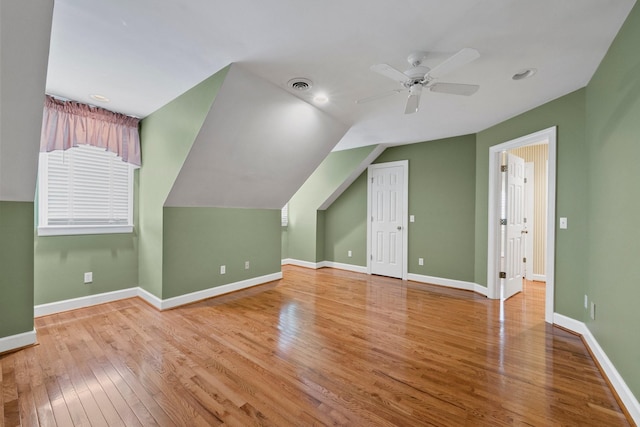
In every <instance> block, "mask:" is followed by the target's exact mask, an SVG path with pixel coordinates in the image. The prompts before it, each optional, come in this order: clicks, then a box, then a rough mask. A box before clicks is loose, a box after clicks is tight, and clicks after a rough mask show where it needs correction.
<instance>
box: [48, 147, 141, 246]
mask: <svg viewBox="0 0 640 427" xmlns="http://www.w3.org/2000/svg"><path fill="white" fill-rule="evenodd" d="M39 191H40V195H39V206H38V209H39V217H40V218H39V228H38V233H39V234H40V235H47V234H92V233H117V232H131V231H132V227H133V206H132V205H133V168H132V166H131V165H130V164H128V163H125V162H123V161H122V159H121V158H119V157H117V156H116V155H115V154H114V153H111V152H109V151H105V150H104V149H102V148H97V147H92V146H89V145H80V146H77V147H73V148H70V149H68V150H65V151H62V150H56V151H51V152H49V153H41V154H40V170H39Z"/></svg>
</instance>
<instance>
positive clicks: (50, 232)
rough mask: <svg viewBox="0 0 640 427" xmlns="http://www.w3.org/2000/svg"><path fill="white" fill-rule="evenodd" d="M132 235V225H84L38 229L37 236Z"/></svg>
mask: <svg viewBox="0 0 640 427" xmlns="http://www.w3.org/2000/svg"><path fill="white" fill-rule="evenodd" d="M124 233H133V226H132V225H85V226H66V225H65V226H57V227H56V226H46V227H38V236H79V235H85V234H124Z"/></svg>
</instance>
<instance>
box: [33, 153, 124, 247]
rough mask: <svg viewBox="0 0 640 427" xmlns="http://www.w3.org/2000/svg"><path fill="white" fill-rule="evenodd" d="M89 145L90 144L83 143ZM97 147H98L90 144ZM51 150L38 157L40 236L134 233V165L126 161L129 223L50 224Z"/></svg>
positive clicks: (116, 158) (38, 229)
mask: <svg viewBox="0 0 640 427" xmlns="http://www.w3.org/2000/svg"><path fill="white" fill-rule="evenodd" d="M83 145H88V144H83ZM89 147H91V148H95V149H97V147H93V146H89ZM74 148H77V147H72V148H70V149H69V150H73V149H74ZM65 151H67V150H65ZM49 154H50V153H49V152H41V153H40V155H39V158H38V184H37V191H38V206H37V209H38V211H37V220H38V227H37V234H38V236H71V235H90V234H123V233H133V230H134V222H133V217H134V215H133V211H134V191H135V184H134V179H135V177H134V169H135V167H134V165H131V164H129V163H126V165H127V166H128V177H127V178H128V187H129V188H128V202H127V203H128V212H127V224H126V225H123V224H115V225H110V224H84V225H77V224H75V225H70V224H65V225H49V224H48V219H49V218H48V216H47V213H48V207H49V205H48V190H49V187H48V180H49V162H48V158H47V155H49ZM105 154H106V155H110V157H111V158H112V159H115V160H119V161H122V159H121V158H119V157H112V156H113V153H111V152H109V151H106V150H105Z"/></svg>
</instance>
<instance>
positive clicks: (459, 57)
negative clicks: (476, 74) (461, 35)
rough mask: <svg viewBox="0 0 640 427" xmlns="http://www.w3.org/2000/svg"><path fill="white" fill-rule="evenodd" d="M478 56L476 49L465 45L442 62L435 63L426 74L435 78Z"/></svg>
mask: <svg viewBox="0 0 640 427" xmlns="http://www.w3.org/2000/svg"><path fill="white" fill-rule="evenodd" d="M479 57H480V53H479V52H478V51H477V50H475V49H471V48H470V47H465V48H464V49H462V50H460V51H459V52H458V53H456V54H454V55H453V56H450V57H449V58H448V59H446V60H445V61H444V62H442V63H440V65H436V66H435V67H434V68H433V69H432V70H431V71H429V73H428V74H429V76H431V77H433V78H434V79H437V78H439V77H441V76H444V75H445V74H448V73H450V72H452V71H453V70H455V69H456V68H458V67H462V66H463V65H466V64H468V63H470V62H472V61H475V60H476V59H478V58H479Z"/></svg>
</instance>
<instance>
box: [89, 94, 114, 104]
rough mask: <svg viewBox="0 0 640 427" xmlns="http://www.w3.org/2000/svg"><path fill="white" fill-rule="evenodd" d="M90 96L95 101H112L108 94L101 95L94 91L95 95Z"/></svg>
mask: <svg viewBox="0 0 640 427" xmlns="http://www.w3.org/2000/svg"><path fill="white" fill-rule="evenodd" d="M89 98H91V99H93V100H94V101H98V102H109V101H111V100H110V99H109V98H107V97H106V96H104V95H99V94H97V93H94V94H93V95H89Z"/></svg>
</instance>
